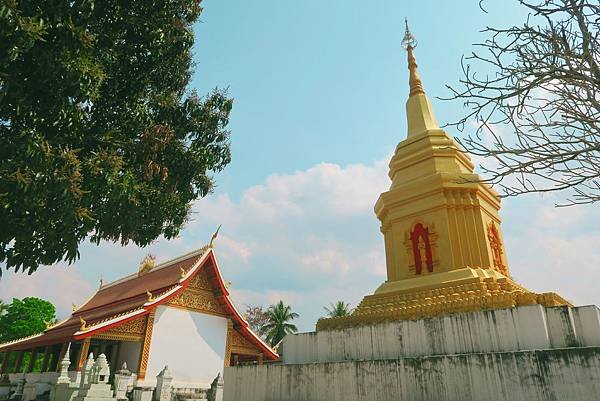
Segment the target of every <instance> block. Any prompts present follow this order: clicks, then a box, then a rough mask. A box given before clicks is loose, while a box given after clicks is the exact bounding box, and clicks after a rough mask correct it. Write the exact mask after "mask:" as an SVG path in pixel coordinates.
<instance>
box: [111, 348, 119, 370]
mask: <svg viewBox="0 0 600 401" xmlns="http://www.w3.org/2000/svg"><path fill="white" fill-rule="evenodd" d="M120 346H121V342H120V341H119V342H115V343H114V344H113V346H112V349H111V351H110V366H113V369H114V370H117V369H120V368H121V367H120V366H117V358H118V357H119V347H120Z"/></svg>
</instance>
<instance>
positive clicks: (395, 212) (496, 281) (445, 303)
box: [317, 26, 570, 330]
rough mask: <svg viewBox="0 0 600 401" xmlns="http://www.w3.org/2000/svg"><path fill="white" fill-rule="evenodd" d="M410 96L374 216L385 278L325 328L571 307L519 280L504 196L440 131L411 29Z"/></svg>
mask: <svg viewBox="0 0 600 401" xmlns="http://www.w3.org/2000/svg"><path fill="white" fill-rule="evenodd" d="M403 45H404V47H405V49H406V50H407V52H408V69H409V72H410V79H409V83H410V92H409V98H408V101H407V102H406V114H407V120H408V135H407V138H406V139H405V140H404V141H402V142H400V143H399V144H398V146H397V147H396V151H395V154H394V156H393V157H392V159H391V161H390V163H389V168H390V170H389V176H390V179H391V180H392V184H391V186H390V189H389V190H388V191H387V192H384V193H382V194H381V195H380V197H379V199H378V200H377V203H376V204H375V213H376V215H377V218H378V219H379V220H380V221H381V232H382V233H383V236H384V239H385V253H386V265H387V280H386V281H385V282H384V283H383V284H381V285H380V286H379V288H377V290H376V291H375V293H374V294H372V295H367V296H366V297H364V298H363V300H362V302H361V303H360V304H359V305H358V306H357V308H356V309H355V310H354V312H353V313H352V314H351V315H350V316H348V317H338V318H326V319H320V320H319V321H318V322H317V330H330V329H337V328H344V327H352V326H357V325H364V324H372V323H378V322H384V321H395V320H405V319H420V318H426V317H433V316H439V315H447V314H452V313H459V312H469V311H479V310H485V309H498V308H511V307H515V306H519V305H534V304H541V305H544V306H560V305H570V303H569V302H568V301H566V300H565V299H563V298H562V297H560V296H559V295H558V294H556V293H553V292H548V293H543V294H536V293H533V292H531V291H529V290H527V289H526V288H523V287H522V286H520V285H519V284H517V283H516V282H515V281H513V279H512V277H511V275H510V271H509V269H508V264H507V262H506V255H505V252H504V242H503V240H502V232H501V229H500V217H499V216H498V212H499V210H500V197H499V196H498V193H497V192H496V191H494V189H492V188H491V187H490V186H489V185H487V184H486V183H485V182H482V180H481V178H480V177H479V175H478V174H475V173H474V172H473V169H474V165H473V163H472V162H471V159H470V158H469V155H468V154H467V153H466V152H465V151H464V150H463V149H462V148H461V146H460V145H459V144H458V143H457V142H456V141H455V140H454V139H452V138H451V137H450V136H449V135H448V134H447V133H446V132H445V131H444V130H443V129H441V128H440V127H439V125H438V123H437V121H436V119H435V116H434V114H433V109H432V107H431V103H430V101H429V99H428V98H427V96H426V95H425V91H424V89H423V84H422V82H421V79H420V77H419V74H418V72H417V63H416V61H415V57H414V54H413V52H414V48H415V45H416V41H415V40H414V37H413V36H412V35H411V33H410V31H409V30H408V26H407V28H406V35H405V37H404V40H403Z"/></svg>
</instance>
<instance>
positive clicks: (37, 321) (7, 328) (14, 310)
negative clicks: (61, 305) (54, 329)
mask: <svg viewBox="0 0 600 401" xmlns="http://www.w3.org/2000/svg"><path fill="white" fill-rule="evenodd" d="M55 319H56V309H55V308H54V305H52V304H51V303H50V302H48V301H45V300H43V299H40V298H35V297H27V298H23V299H22V300H20V299H16V298H15V299H13V301H12V303H10V304H8V305H7V306H6V308H5V310H4V313H3V314H2V315H0V342H7V341H11V340H16V339H18V338H22V337H27V336H30V335H33V334H37V333H41V332H42V331H44V330H45V329H46V326H47V325H48V324H50V323H53V322H54V321H55Z"/></svg>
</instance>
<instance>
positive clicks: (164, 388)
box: [154, 366, 173, 401]
mask: <svg viewBox="0 0 600 401" xmlns="http://www.w3.org/2000/svg"><path fill="white" fill-rule="evenodd" d="M172 382H173V375H172V374H171V371H170V370H169V367H168V366H165V367H164V369H163V370H161V371H160V373H159V374H158V375H157V376H156V391H155V393H154V399H155V401H170V400H171V393H172V391H173V388H172V387H171V383H172Z"/></svg>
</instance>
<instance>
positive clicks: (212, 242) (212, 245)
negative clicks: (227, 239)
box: [208, 224, 221, 248]
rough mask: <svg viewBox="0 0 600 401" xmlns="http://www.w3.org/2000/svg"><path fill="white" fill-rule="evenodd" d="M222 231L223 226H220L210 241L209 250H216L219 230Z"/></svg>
mask: <svg viewBox="0 0 600 401" xmlns="http://www.w3.org/2000/svg"><path fill="white" fill-rule="evenodd" d="M220 229H221V224H219V227H218V228H217V231H215V233H214V234H213V235H212V237H211V239H210V243H209V244H208V247H209V248H214V247H215V240H216V239H217V235H218V234H219V230H220Z"/></svg>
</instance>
